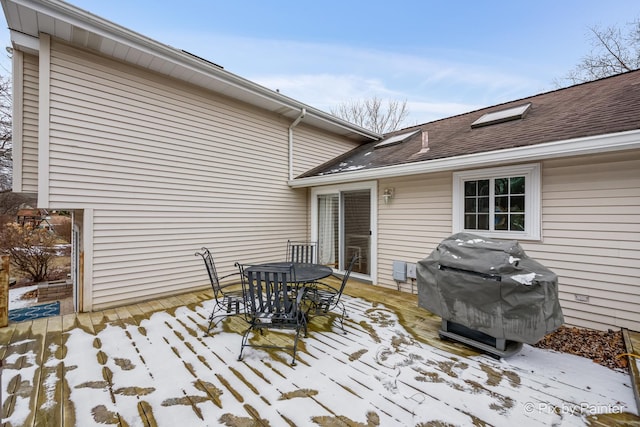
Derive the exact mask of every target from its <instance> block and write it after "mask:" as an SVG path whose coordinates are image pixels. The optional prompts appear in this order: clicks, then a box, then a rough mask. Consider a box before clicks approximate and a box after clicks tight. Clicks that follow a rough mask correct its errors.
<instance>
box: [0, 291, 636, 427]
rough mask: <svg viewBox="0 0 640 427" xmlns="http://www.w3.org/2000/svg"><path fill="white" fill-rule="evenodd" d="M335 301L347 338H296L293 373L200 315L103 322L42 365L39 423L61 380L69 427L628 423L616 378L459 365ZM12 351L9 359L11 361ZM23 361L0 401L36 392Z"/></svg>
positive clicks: (527, 360)
mask: <svg viewBox="0 0 640 427" xmlns="http://www.w3.org/2000/svg"><path fill="white" fill-rule="evenodd" d="M345 302H346V304H347V310H348V312H349V313H350V318H349V319H348V320H347V321H346V322H345V327H346V328H347V329H348V334H347V335H343V334H342V333H341V332H340V330H339V328H338V327H336V326H334V328H333V331H331V332H320V331H319V329H316V330H315V331H314V330H313V329H312V331H310V333H309V336H308V337H306V338H301V344H300V346H301V349H300V351H299V355H298V364H297V365H296V366H295V367H291V366H289V362H290V360H291V359H290V354H289V353H284V352H277V353H274V352H265V351H262V350H259V349H255V348H248V349H246V350H245V357H244V360H243V361H238V360H237V357H238V353H239V351H240V339H241V335H240V334H239V333H238V332H237V331H234V330H232V329H230V328H229V324H233V323H231V322H240V320H239V319H230V320H227V321H226V322H227V323H226V324H225V322H222V323H221V324H219V325H217V327H216V329H215V331H214V332H213V333H212V336H206V337H205V336H203V334H202V330H201V328H200V327H201V326H202V325H203V324H205V325H206V317H207V316H208V314H209V310H210V309H211V307H212V305H211V303H210V302H205V303H204V304H202V305H197V306H195V307H194V308H193V309H191V308H188V307H180V308H178V309H176V310H175V312H167V311H164V312H158V313H155V314H153V315H152V316H151V317H150V318H149V319H143V320H141V322H140V324H139V325H136V324H134V323H133V322H129V323H124V324H117V323H108V324H107V325H106V327H104V329H102V330H100V331H99V332H98V333H97V334H95V335H94V334H91V333H88V332H87V331H85V330H83V329H80V328H76V329H73V330H71V331H69V332H68V333H67V334H66V340H63V342H64V345H65V346H66V349H65V350H66V351H60V349H59V348H58V347H57V345H51V346H49V348H48V351H47V352H45V356H44V359H45V362H44V364H45V369H44V370H43V375H48V377H47V378H46V381H45V384H46V386H45V388H47V390H46V391H47V396H49V399H50V401H48V402H45V403H44V404H43V406H42V407H40V408H39V409H38V411H46V410H48V409H49V408H52V407H53V406H54V403H55V401H54V399H55V397H54V396H55V393H54V392H55V390H56V382H57V378H56V377H55V375H57V373H58V372H60V371H62V370H64V372H65V381H66V386H65V389H68V390H69V393H70V395H69V399H70V401H71V405H72V406H73V408H75V421H76V425H78V426H89V425H96V424H102V423H104V424H110V423H111V422H110V420H115V419H117V416H118V415H119V416H120V417H121V418H122V420H123V421H124V422H126V423H127V424H128V425H132V426H133V425H143V423H142V421H141V419H140V416H141V415H140V414H141V408H146V409H145V414H146V416H147V417H152V418H153V419H154V420H155V422H156V423H157V425H158V426H171V427H173V426H192V425H199V426H205V425H206V426H215V425H240V424H242V423H241V421H242V420H245V421H247V420H249V419H250V417H249V414H257V416H259V418H260V419H262V420H265V422H266V423H268V424H269V425H283V424H285V420H286V422H290V423H292V424H294V425H316V424H318V425H331V424H334V425H335V424H336V422H337V421H338V419H340V420H341V421H345V420H350V422H352V423H353V424H355V423H359V424H358V425H367V424H368V425H381V426H388V425H403V426H415V425H419V424H420V423H425V424H428V423H436V424H437V423H439V424H438V425H478V424H483V423H488V424H490V425H496V426H502V425H504V426H507V425H508V426H512V425H521V426H525V425H526V426H531V425H543V426H546V425H563V426H582V425H587V424H588V422H589V420H588V417H589V416H591V415H598V414H602V413H616V412H630V413H633V414H637V408H636V407H635V402H634V397H633V392H632V389H631V387H630V378H629V376H628V374H626V373H623V372H620V371H614V370H611V369H607V368H605V367H603V366H600V365H597V364H595V363H593V362H592V361H590V360H588V359H585V358H581V357H578V356H572V355H567V354H561V353H557V352H553V351H549V350H543V349H537V348H533V347H531V346H528V345H525V346H524V348H523V350H522V351H521V352H520V353H518V354H516V355H514V356H512V357H510V358H508V359H502V360H494V359H492V358H490V357H488V356H476V357H470V358H465V357H461V356H456V355H454V354H451V353H448V352H446V351H444V350H440V349H438V348H435V347H432V346H429V345H427V344H424V343H420V342H417V341H416V340H414V339H413V338H412V337H411V335H410V334H409V333H408V332H407V331H406V330H405V329H404V328H403V326H402V325H401V324H400V322H399V321H398V317H397V316H396V314H395V313H394V312H393V311H391V310H388V309H386V308H385V307H383V306H381V305H375V304H372V303H369V302H367V301H364V300H362V299H358V298H349V297H345ZM320 321H321V320H320V319H318V320H314V322H320ZM235 325H238V323H235ZM20 344H21V343H17V344H13V345H12V346H10V347H14V346H20ZM17 348H18V347H15V348H9V349H8V354H9V355H10V356H9V358H11V360H14V359H15V358H17V357H19V356H18V355H15V354H12V351H13V350H16V351H17ZM61 355H65V356H61ZM26 356H27V357H25V358H24V360H23V367H22V369H16V368H12V366H11V363H10V362H11V360H7V362H9V363H5V371H4V375H3V377H2V389H3V392H4V393H3V394H4V395H5V396H6V392H7V390H8V388H7V387H8V385H9V384H10V383H11V381H13V379H14V378H15V377H16V376H17V375H20V376H21V381H23V382H33V380H32V379H31V378H32V377H31V374H32V371H33V369H32V363H33V359H34V358H33V355H26ZM60 357H64V359H60ZM29 361H31V363H29ZM25 365H26V366H25ZM59 366H62V367H63V369H56V368H57V367H59ZM30 369H31V370H30ZM67 387H68V388H67ZM29 406H30V405H29V404H28V397H24V396H20V395H16V406H15V408H16V409H15V410H14V411H13V413H12V414H10V416H9V418H7V419H5V420H4V421H5V422H10V423H11V425H21V424H22V423H23V422H24V420H26V419H27V417H28V415H29V412H28V411H29Z"/></svg>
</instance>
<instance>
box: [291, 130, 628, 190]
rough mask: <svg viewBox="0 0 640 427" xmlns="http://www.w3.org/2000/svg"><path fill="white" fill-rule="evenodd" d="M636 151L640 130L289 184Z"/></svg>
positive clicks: (318, 182)
mask: <svg viewBox="0 0 640 427" xmlns="http://www.w3.org/2000/svg"><path fill="white" fill-rule="evenodd" d="M632 149H640V130H633V131H626V132H619V133H614V134H607V135H598V136H589V137H584V138H575V139H568V140H563V141H555V142H548V143H544V144H536V145H531V146H527V147H516V148H507V149H504V150H495V151H487V152H484V153H475V154H467V155H463V156H456V157H447V158H444V159H435V160H427V161H423V162H416V163H408V164H402V165H394V166H383V167H379V168H372V169H364V170H359V171H351V172H339V173H335V174H331V175H326V176H312V177H308V178H298V179H294V180H292V181H289V183H288V184H289V186H290V187H292V188H304V187H314V186H318V185H327V184H338V183H345V182H354V181H363V180H369V179H382V178H392V177H399V176H407V175H417V174H423V173H433V172H443V171H454V170H462V169H468V168H477V167H483V166H494V165H497V164H506V163H515V162H524V161H537V160H544V159H552V158H558V157H570V156H581V155H586V154H597V153H606V152H611V151H621V150H632Z"/></svg>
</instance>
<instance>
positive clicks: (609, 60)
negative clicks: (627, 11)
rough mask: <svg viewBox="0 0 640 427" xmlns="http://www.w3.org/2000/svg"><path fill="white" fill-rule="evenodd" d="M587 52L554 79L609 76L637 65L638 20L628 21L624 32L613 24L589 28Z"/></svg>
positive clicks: (639, 45)
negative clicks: (589, 45)
mask: <svg viewBox="0 0 640 427" xmlns="http://www.w3.org/2000/svg"><path fill="white" fill-rule="evenodd" d="M589 30H590V31H591V33H592V37H591V46H592V49H591V52H590V53H589V54H588V55H586V56H585V57H584V58H582V60H581V61H580V62H579V63H578V64H577V65H576V66H575V67H574V68H573V69H572V70H570V71H569V72H568V73H567V75H566V76H565V77H564V78H562V79H560V80H559V81H558V80H556V85H557V86H563V83H567V82H568V83H569V84H577V83H584V82H588V81H591V80H596V79H601V78H603V77H608V76H613V75H616V74H620V73H624V72H627V71H632V70H637V69H638V68H640V19H636V20H635V21H634V22H632V23H630V24H628V28H627V32H626V33H624V32H623V31H622V30H621V29H620V28H617V27H607V28H604V29H603V28H599V27H591V28H589Z"/></svg>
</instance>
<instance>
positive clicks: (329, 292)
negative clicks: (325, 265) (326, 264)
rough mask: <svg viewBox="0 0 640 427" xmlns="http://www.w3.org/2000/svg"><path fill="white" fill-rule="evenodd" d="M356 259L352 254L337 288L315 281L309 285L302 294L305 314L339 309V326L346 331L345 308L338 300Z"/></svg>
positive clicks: (323, 314)
mask: <svg viewBox="0 0 640 427" xmlns="http://www.w3.org/2000/svg"><path fill="white" fill-rule="evenodd" d="M357 261H358V255H357V254H355V253H354V254H353V256H352V257H351V261H349V266H348V267H347V270H346V271H345V272H344V276H342V283H341V284H340V287H339V288H337V289H336V288H334V287H333V286H331V285H328V284H326V283H322V282H316V283H314V284H313V285H311V286H310V287H309V288H308V289H307V292H306V293H305V296H304V302H305V303H306V304H307V306H308V309H307V314H308V315H309V316H311V317H313V316H328V315H329V313H330V312H331V311H333V310H334V309H339V310H340V316H339V319H340V327H341V328H342V332H343V333H345V334H346V333H347V331H345V329H344V318H345V317H346V314H347V310H346V308H345V306H344V303H343V302H342V301H341V300H340V299H341V298H342V292H343V291H344V288H345V286H346V285H347V281H348V280H349V276H350V275H351V271H352V270H353V266H354V265H355V263H356V262H357Z"/></svg>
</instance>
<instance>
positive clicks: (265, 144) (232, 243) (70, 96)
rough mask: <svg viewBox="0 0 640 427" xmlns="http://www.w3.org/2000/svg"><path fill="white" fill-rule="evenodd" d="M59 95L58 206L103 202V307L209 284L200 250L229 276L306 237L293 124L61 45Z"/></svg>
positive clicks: (99, 221) (54, 135)
mask: <svg viewBox="0 0 640 427" xmlns="http://www.w3.org/2000/svg"><path fill="white" fill-rule="evenodd" d="M51 91H52V95H51V138H50V141H51V142H50V145H51V171H50V176H51V194H50V198H51V207H52V208H67V209H69V208H88V207H91V208H94V218H93V224H94V234H93V277H92V280H93V288H92V295H93V301H92V302H93V309H100V308H105V307H109V306H115V305H119V304H124V303H129V302H132V301H136V300H142V299H150V298H155V297H158V296H161V295H166V294H171V293H175V292H182V291H189V290H192V289H195V288H200V287H202V286H204V285H206V284H207V283H208V279H207V276H206V273H205V269H204V265H203V264H202V259H201V258H199V257H195V256H194V252H195V251H196V250H198V249H199V248H200V247H201V246H208V247H209V248H210V249H212V252H213V253H214V256H215V260H216V264H217V267H218V271H219V273H220V274H222V275H224V274H227V273H231V272H233V271H234V269H235V267H233V263H234V262H235V261H240V262H245V263H249V262H261V261H271V260H280V259H283V258H284V256H285V252H286V240H287V238H289V236H298V235H305V233H306V228H307V212H306V191H305V190H296V191H293V190H291V189H290V188H289V187H288V186H287V185H286V183H287V178H288V140H287V128H288V126H289V124H290V123H288V122H287V121H284V120H281V119H280V118H279V117H278V116H275V115H270V114H267V113H264V112H262V111H260V110H257V109H254V108H251V107H248V106H246V105H244V104H240V103H237V102H234V101H232V100H229V99H226V98H221V97H217V96H215V95H213V94H208V93H206V92H203V91H201V90H199V89H195V88H193V87H190V86H188V85H180V84H178V83H176V82H174V81H169V80H166V79H164V78H162V77H159V76H156V75H154V74H150V73H146V72H144V71H141V70H138V69H136V68H130V67H125V66H123V65H121V64H117V63H114V62H111V61H109V60H106V59H104V58H100V57H97V56H94V55H93V54H90V53H87V52H84V51H76V50H74V49H72V48H70V47H68V46H66V45H62V44H59V43H54V44H53V49H52V82H51Z"/></svg>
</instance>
